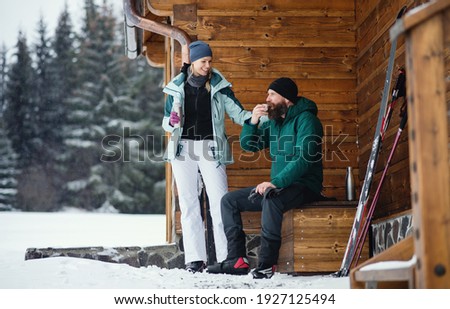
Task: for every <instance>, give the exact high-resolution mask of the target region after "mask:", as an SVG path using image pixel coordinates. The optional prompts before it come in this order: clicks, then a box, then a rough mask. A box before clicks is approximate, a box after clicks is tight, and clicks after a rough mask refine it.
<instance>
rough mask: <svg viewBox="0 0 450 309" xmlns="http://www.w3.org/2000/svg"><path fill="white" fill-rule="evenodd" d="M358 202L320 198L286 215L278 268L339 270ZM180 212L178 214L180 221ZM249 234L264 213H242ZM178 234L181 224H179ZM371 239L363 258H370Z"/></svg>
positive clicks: (254, 232)
mask: <svg viewBox="0 0 450 309" xmlns="http://www.w3.org/2000/svg"><path fill="white" fill-rule="evenodd" d="M356 207H357V202H356V201H351V202H349V201H320V202H314V203H309V204H305V205H302V206H301V207H300V208H298V209H292V210H289V211H287V212H286V213H285V214H284V216H283V226H282V233H281V234H282V244H281V248H280V256H279V259H278V271H279V272H281V273H288V274H302V273H305V274H315V273H333V272H336V271H338V270H339V269H340V266H341V263H342V259H343V256H344V253H345V249H346V246H347V242H348V238H349V236H350V231H351V228H352V226H353V221H354V218H355V213H356ZM179 216H180V214H179V212H178V213H177V214H176V217H177V221H178V222H179ZM242 223H243V225H244V232H245V233H246V234H247V235H259V234H260V231H261V212H243V213H242ZM176 231H177V233H178V234H181V226H180V225H177V229H176ZM368 248H369V246H368V241H366V243H365V247H364V249H363V252H362V254H361V258H360V261H361V262H363V261H365V260H367V258H368V257H369V249H368Z"/></svg>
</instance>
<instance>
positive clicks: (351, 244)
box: [336, 6, 406, 277]
mask: <svg viewBox="0 0 450 309" xmlns="http://www.w3.org/2000/svg"><path fill="white" fill-rule="evenodd" d="M405 11H406V6H404V7H402V9H401V10H400V11H399V13H398V14H397V18H396V21H397V20H399V19H400V18H401V17H402V16H403V14H404V12H405ZM396 50H397V38H395V39H394V40H392V42H391V50H390V53H389V62H388V69H387V72H386V78H385V83H384V89H383V96H382V99H381V105H380V112H379V115H378V121H377V126H376V128H375V136H374V139H373V144H372V150H371V153H370V157H369V161H368V163H367V170H366V175H365V177H364V182H363V186H362V189H361V194H360V197H359V202H358V206H357V209H356V214H355V219H354V221H353V227H352V230H351V232H350V236H349V239H348V243H347V247H346V249H345V253H344V257H343V259H342V264H341V268H340V270H339V271H338V272H337V273H336V274H337V276H339V277H343V276H348V273H349V271H350V266H351V263H352V260H353V256H354V254H355V251H356V241H357V238H358V236H359V233H360V228H361V220H362V219H363V218H364V213H365V212H366V210H367V204H368V199H369V191H370V187H371V184H372V179H373V174H374V171H375V167H376V162H377V159H378V154H379V150H380V147H381V140H382V137H383V135H384V132H382V129H386V128H387V127H386V126H385V125H384V123H385V116H386V109H387V106H388V104H387V103H388V102H387V101H388V96H389V92H390V87H391V78H392V70H393V68H394V60H395V52H396Z"/></svg>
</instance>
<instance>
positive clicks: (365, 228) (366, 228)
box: [352, 109, 408, 266]
mask: <svg viewBox="0 0 450 309" xmlns="http://www.w3.org/2000/svg"><path fill="white" fill-rule="evenodd" d="M407 119H408V115H407V111H406V109H405V111H404V113H403V116H402V120H401V121H400V125H399V128H398V131H397V135H396V136H395V140H394V144H393V145H392V149H391V152H390V154H389V157H388V159H387V162H386V166H385V167H384V170H383V174H382V175H381V178H380V182H379V183H378V187H377V190H376V191H375V195H374V197H373V200H372V203H371V205H370V208H369V211H368V214H367V218H366V220H365V221H364V225H363V229H362V234H361V237H359V238H358V240H357V243H356V245H357V253H356V255H355V256H354V257H353V259H354V260H355V261H354V263H355V266H356V265H358V261H359V258H360V256H361V252H362V248H363V247H364V240H365V238H366V236H367V233H368V231H369V227H370V222H371V218H372V216H373V213H374V211H375V207H376V205H377V202H378V198H379V197H380V192H381V187H382V185H383V182H384V179H385V177H386V174H387V170H388V168H389V165H390V163H391V161H392V158H393V156H394V152H395V149H396V148H397V145H398V143H399V141H400V136H401V134H402V132H403V130H404V128H405V126H406V121H407ZM353 259H352V260H353Z"/></svg>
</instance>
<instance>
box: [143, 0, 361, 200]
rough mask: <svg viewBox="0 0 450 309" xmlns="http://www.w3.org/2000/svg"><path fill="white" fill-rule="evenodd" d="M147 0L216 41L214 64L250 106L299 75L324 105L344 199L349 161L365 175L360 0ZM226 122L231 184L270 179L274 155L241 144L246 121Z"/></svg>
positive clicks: (331, 166)
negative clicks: (360, 137) (359, 97)
mask: <svg viewBox="0 0 450 309" xmlns="http://www.w3.org/2000/svg"><path fill="white" fill-rule="evenodd" d="M148 3H150V4H151V6H152V8H153V9H152V11H153V12H154V13H155V14H168V15H172V24H174V25H176V26H177V27H180V28H181V29H183V30H185V31H186V32H187V33H188V34H189V35H191V36H192V37H193V38H194V39H195V38H196V39H200V40H203V41H206V42H208V43H209V44H210V46H211V47H212V49H213V53H214V59H213V66H215V67H216V68H217V69H219V70H220V71H221V72H222V73H223V74H224V75H225V77H226V78H227V79H228V80H229V81H230V82H232V84H233V90H234V92H235V94H236V96H237V97H238V99H239V100H240V101H241V103H242V104H243V105H244V107H245V108H246V109H248V110H252V109H253V107H254V106H255V105H256V104H258V103H262V102H264V101H265V98H266V90H267V86H268V85H269V84H270V82H271V81H273V80H274V79H275V78H278V77H282V76H287V77H291V78H292V79H294V80H295V82H296V83H297V85H298V86H299V90H300V94H301V95H303V96H305V97H308V98H310V99H312V100H314V101H315V102H316V103H317V104H318V107H319V117H320V119H321V120H322V123H323V125H324V128H325V138H324V141H325V143H324V147H323V149H324V168H325V169H324V194H325V195H327V196H334V197H337V198H338V199H339V200H343V199H344V198H345V187H344V183H345V181H344V180H345V172H346V167H347V166H352V167H353V169H354V177H356V178H358V147H357V129H358V128H357V124H358V123H357V116H358V115H357V105H356V89H357V87H356V86H357V75H356V41H355V35H356V31H355V2H354V1H349V0H335V1H327V0H318V1H310V0H308V1H305V0H301V1H300V0H296V1H285V0H268V1H261V0H247V1H241V0H227V1H219V0H202V1H200V0H198V1H196V0H164V1H163V0H159V1H154V0H149V1H148ZM174 5H175V7H174ZM171 12H173V13H171ZM176 45H177V44H176ZM175 56H176V55H175ZM226 125H227V134H228V136H229V137H230V141H231V142H232V145H233V153H234V157H235V161H236V163H235V164H233V165H230V166H229V167H228V175H229V187H230V190H235V189H238V188H242V187H246V186H252V185H256V184H258V183H259V182H261V181H265V180H268V178H269V172H270V161H269V159H268V156H267V153H260V154H256V155H254V154H248V153H244V152H243V151H242V150H241V149H240V147H239V142H238V138H239V132H240V126H238V125H234V124H232V123H231V121H229V120H227V124H226ZM364 170H365V168H364Z"/></svg>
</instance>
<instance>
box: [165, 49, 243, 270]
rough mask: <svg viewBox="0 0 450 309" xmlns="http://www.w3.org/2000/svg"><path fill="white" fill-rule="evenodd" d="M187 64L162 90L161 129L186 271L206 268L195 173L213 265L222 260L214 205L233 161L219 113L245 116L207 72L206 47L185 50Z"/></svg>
mask: <svg viewBox="0 0 450 309" xmlns="http://www.w3.org/2000/svg"><path fill="white" fill-rule="evenodd" d="M189 56H190V60H191V64H190V65H189V64H184V66H183V69H182V71H181V73H180V74H179V75H177V76H176V77H174V78H173V79H172V81H170V82H169V84H168V85H167V86H166V87H165V88H164V90H163V91H164V92H165V93H166V94H167V95H168V96H167V99H166V105H165V110H164V119H163V128H164V130H166V131H167V132H170V133H171V141H170V142H169V145H168V148H167V150H166V155H165V156H166V157H165V158H166V159H167V160H168V161H170V162H171V164H172V170H173V175H174V177H175V182H176V184H177V189H178V198H179V204H180V210H181V225H182V229H183V246H184V253H185V264H186V270H188V271H191V272H193V273H195V272H202V271H203V270H204V268H205V266H206V264H205V261H206V260H207V254H206V240H205V230H204V225H203V221H202V216H201V207H200V204H199V196H198V185H197V184H198V177H199V174H198V170H200V173H201V176H202V178H203V180H204V183H205V186H206V193H207V194H208V199H209V203H210V211H211V217H212V223H213V232H214V242H215V248H216V257H217V261H223V260H225V259H226V256H227V240H226V237H225V233H224V230H223V223H222V217H221V211H220V200H221V198H222V196H223V195H224V194H225V193H226V192H228V182H227V175H226V169H225V166H226V165H227V164H230V163H233V158H232V154H231V150H230V145H229V144H228V140H227V136H226V134H225V112H226V113H227V114H228V116H229V117H230V118H231V120H232V121H233V122H235V123H238V124H240V125H242V124H243V123H244V121H245V120H246V119H248V118H250V117H251V113H250V112H248V111H245V110H244V108H243V107H242V105H241V104H240V103H239V101H238V100H237V99H236V97H235V96H234V93H233V91H232V90H231V84H230V83H229V82H228V81H227V80H226V79H225V77H224V76H223V75H222V74H221V73H220V72H219V71H218V70H216V69H214V68H212V66H211V63H212V51H211V48H210V47H209V45H208V44H206V43H205V42H202V41H195V42H193V43H191V44H190V45H189Z"/></svg>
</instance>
